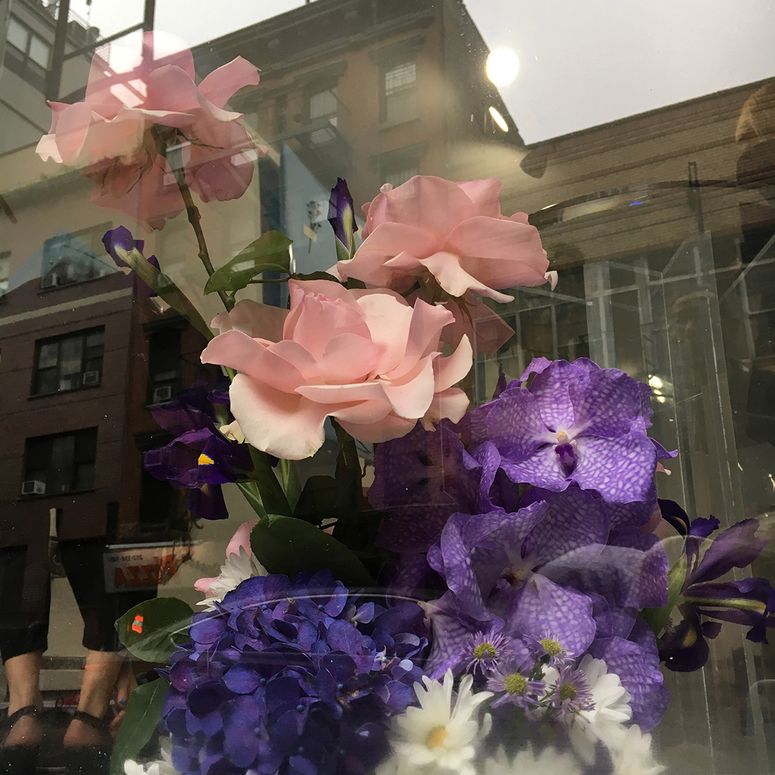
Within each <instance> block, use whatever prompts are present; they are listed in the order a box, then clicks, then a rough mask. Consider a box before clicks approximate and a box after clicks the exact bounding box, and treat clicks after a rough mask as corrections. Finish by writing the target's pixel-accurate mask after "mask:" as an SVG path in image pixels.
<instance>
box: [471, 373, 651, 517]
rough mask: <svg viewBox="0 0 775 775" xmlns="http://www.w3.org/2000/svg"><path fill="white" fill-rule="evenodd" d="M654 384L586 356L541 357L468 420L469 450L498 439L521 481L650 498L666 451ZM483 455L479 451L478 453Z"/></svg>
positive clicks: (615, 499)
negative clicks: (655, 412) (654, 419)
mask: <svg viewBox="0 0 775 775" xmlns="http://www.w3.org/2000/svg"><path fill="white" fill-rule="evenodd" d="M649 394H650V393H649V388H648V386H646V385H643V384H641V383H639V382H637V381H636V380H634V379H632V378H631V377H629V376H627V375H626V374H625V373H624V372H622V371H619V370H618V369H601V368H600V367H599V366H597V365H596V364H595V363H593V362H592V361H590V360H588V359H585V358H580V359H578V360H576V361H573V362H572V363H569V362H568V361H553V362H549V361H546V359H541V360H538V361H537V362H536V363H535V364H531V366H529V367H528V369H527V371H526V372H525V374H523V376H522V380H521V381H518V382H512V383H510V384H509V385H507V386H506V387H505V388H504V389H503V390H502V391H501V392H500V393H499V395H498V397H497V398H496V399H494V400H492V401H490V402H488V403H486V404H483V405H482V406H480V407H478V408H476V409H473V410H472V411H470V412H469V413H468V415H467V416H466V417H465V418H464V419H463V421H462V422H461V423H460V430H461V435H462V438H463V440H464V443H465V444H466V446H467V447H468V448H469V449H474V450H475V448H476V447H478V446H479V445H481V444H483V443H491V444H494V445H495V447H496V448H497V450H498V452H499V453H500V455H501V457H502V462H501V468H502V470H503V471H504V472H505V473H506V475H507V476H508V477H509V478H510V479H511V480H512V481H513V482H514V483H515V484H520V483H523V484H532V485H534V486H536V487H541V488H544V489H548V490H553V491H555V492H561V491H563V490H565V489H566V488H567V487H569V486H570V485H571V484H575V485H577V486H579V487H581V488H582V489H585V490H596V491H598V492H599V493H600V494H601V495H603V497H604V498H605V499H606V500H607V501H609V502H612V503H634V502H639V501H644V500H647V499H649V498H650V497H651V494H652V492H653V484H654V482H653V480H654V473H655V471H656V466H657V458H658V456H659V449H661V447H660V448H658V447H657V446H656V445H655V444H654V442H653V440H651V439H650V438H649V437H648V436H647V429H648V428H649V426H650V425H651V408H650V406H649V402H648V396H649ZM473 454H474V455H475V456H476V452H475V451H474V453H473Z"/></svg>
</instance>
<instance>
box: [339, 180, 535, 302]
mask: <svg viewBox="0 0 775 775" xmlns="http://www.w3.org/2000/svg"><path fill="white" fill-rule="evenodd" d="M500 190H501V183H500V181H499V180H496V179H495V178H488V179H486V180H469V181H466V182H465V183H453V182H452V181H449V180H444V179H442V178H436V177H431V176H427V175H417V176H415V177H413V178H411V179H410V180H408V181H407V182H406V183H404V184H403V185H401V186H398V187H397V188H389V187H386V186H383V190H382V193H380V194H378V195H377V197H376V198H375V199H373V200H372V201H371V202H370V203H369V204H367V205H364V212H365V213H366V226H365V228H364V230H363V234H364V237H365V239H364V241H363V243H362V244H361V246H360V247H359V248H358V250H357V251H356V253H355V256H354V257H353V258H352V259H351V260H349V261H339V262H338V263H337V264H336V271H337V272H338V274H339V276H340V277H341V278H342V279H343V280H347V279H349V278H351V277H352V278H354V279H356V280H361V281H362V282H364V283H366V284H367V285H370V286H375V287H376V286H380V287H388V288H393V289H394V290H396V291H399V292H401V293H404V292H406V291H408V290H410V289H411V288H412V286H413V285H414V284H415V283H416V282H418V281H420V282H421V283H422V278H423V277H427V276H428V275H432V276H433V278H434V279H435V280H436V282H437V283H438V284H439V285H440V286H441V287H442V288H443V289H444V290H445V291H446V292H447V293H448V294H449V295H450V296H456V297H461V296H465V295H466V294H469V293H470V294H471V295H476V296H489V297H490V298H491V299H494V300H495V301H498V302H507V301H511V300H512V299H513V296H510V295H508V294H506V293H501V292H500V291H499V290H498V289H502V288H512V287H515V286H534V285H541V284H543V283H544V282H546V281H547V279H549V278H547V276H546V275H547V269H548V267H549V264H548V261H547V260H546V251H544V249H543V248H542V247H541V238H540V237H539V235H538V230H537V229H536V228H535V227H534V226H531V225H530V224H529V223H528V222H527V215H526V214H525V213H515V214H514V215H512V216H511V217H510V218H507V217H506V216H504V215H502V214H501V209H500V203H499V196H500Z"/></svg>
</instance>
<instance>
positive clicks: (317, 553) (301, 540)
mask: <svg viewBox="0 0 775 775" xmlns="http://www.w3.org/2000/svg"><path fill="white" fill-rule="evenodd" d="M250 545H251V547H252V549H253V554H255V555H256V558H257V559H258V561H259V562H260V563H261V564H262V565H263V566H264V567H265V568H266V569H267V570H268V571H269V572H270V573H284V574H286V575H288V576H293V575H295V574H296V573H302V572H306V573H314V572H315V571H320V570H330V571H331V573H333V574H334V577H335V578H337V579H339V580H340V581H343V582H344V583H345V584H350V585H353V586H370V585H371V584H372V583H373V580H372V578H371V576H370V575H369V572H368V571H367V570H366V568H365V566H364V565H363V563H362V562H361V561H360V560H359V559H358V557H357V556H356V555H355V554H353V552H351V551H350V550H349V549H348V548H347V547H346V546H345V545H344V544H343V543H341V542H339V541H337V540H336V539H335V538H333V537H332V536H330V535H328V533H324V532H323V531H322V530H319V529H318V528H316V527H315V526H314V525H311V524H310V523H309V522H305V521H304V520H303V519H297V518H296V517H283V516H278V515H274V514H270V515H269V516H268V517H266V518H264V519H262V520H260V521H259V523H258V524H257V525H256V526H255V527H254V528H253V533H252V534H251V536H250Z"/></svg>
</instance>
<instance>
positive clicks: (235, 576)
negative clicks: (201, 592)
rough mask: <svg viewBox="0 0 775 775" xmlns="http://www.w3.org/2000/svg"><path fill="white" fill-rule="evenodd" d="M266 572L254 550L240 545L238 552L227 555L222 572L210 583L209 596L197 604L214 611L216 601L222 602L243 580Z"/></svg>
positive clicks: (263, 574)
mask: <svg viewBox="0 0 775 775" xmlns="http://www.w3.org/2000/svg"><path fill="white" fill-rule="evenodd" d="M266 574H267V571H266V568H265V567H264V566H263V565H262V564H261V563H260V562H259V561H258V560H257V559H256V556H255V555H254V554H253V552H248V551H246V550H245V548H244V547H242V546H240V547H239V551H238V553H237V552H235V553H233V554H230V555H228V557H226V562H224V564H223V565H221V572H220V574H219V575H218V577H217V578H216V579H214V580H213V581H212V582H211V583H210V586H209V590H208V597H206V598H205V599H204V600H200V601H199V602H198V603H197V605H203V606H205V608H206V610H208V611H212V610H213V609H214V608H215V605H214V604H215V603H216V602H217V603H220V602H221V600H223V598H224V597H226V594H227V593H228V592H231V591H232V590H233V589H236V588H237V587H238V586H239V585H240V584H241V583H242V582H243V581H245V580H247V579H250V578H253V576H266Z"/></svg>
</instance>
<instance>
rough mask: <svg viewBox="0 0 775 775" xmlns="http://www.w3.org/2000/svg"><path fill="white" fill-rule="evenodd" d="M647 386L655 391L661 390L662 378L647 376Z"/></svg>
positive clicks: (654, 375) (653, 375)
mask: <svg viewBox="0 0 775 775" xmlns="http://www.w3.org/2000/svg"><path fill="white" fill-rule="evenodd" d="M649 385H651V387H653V388H655V389H656V390H661V389H662V388H663V387H664V386H665V383H664V382H663V381H662V378H661V377H658V376H657V375H656V374H649Z"/></svg>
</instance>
